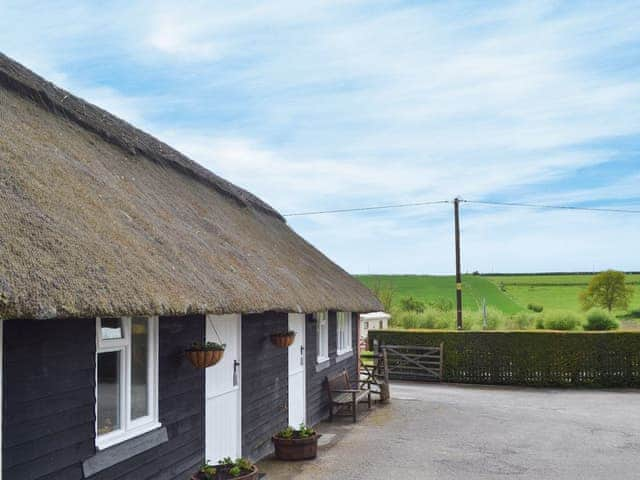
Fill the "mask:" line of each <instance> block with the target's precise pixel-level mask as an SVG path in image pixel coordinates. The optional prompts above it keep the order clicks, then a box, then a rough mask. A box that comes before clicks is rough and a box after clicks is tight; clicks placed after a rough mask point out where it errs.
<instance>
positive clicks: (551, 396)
mask: <svg viewBox="0 0 640 480" xmlns="http://www.w3.org/2000/svg"><path fill="white" fill-rule="evenodd" d="M392 394H393V396H394V399H393V401H392V403H391V404H390V405H387V406H385V407H378V408H376V409H375V410H374V411H373V412H372V413H371V414H370V415H368V416H367V417H366V418H364V419H363V420H362V421H361V422H360V423H358V424H357V425H351V424H349V423H348V422H347V421H345V420H340V422H336V423H335V424H323V425H321V427H320V431H322V432H326V433H328V434H329V435H328V436H327V438H325V440H328V445H327V446H325V447H322V448H321V449H320V454H319V456H318V458H317V459H316V460H314V461H310V462H302V463H293V464H291V463H283V462H278V461H275V460H267V461H265V462H262V463H261V464H260V467H261V470H262V471H264V472H266V473H267V477H266V478H267V480H285V479H305V480H314V479H318V480H319V479H323V480H326V479H331V480H334V479H336V480H338V479H345V480H346V479H366V480H376V479H380V480H395V479H401V478H407V479H408V478H418V479H431V478H433V479H437V480H448V479H464V480H471V479H496V478H518V479H527V480H528V479H531V480H534V479H535V480H540V479H603V478H604V479H607V480H614V479H635V478H640V391H638V390H555V389H531V388H515V387H479V386H459V385H437V384H433V385H431V384H416V383H395V384H394V385H392Z"/></svg>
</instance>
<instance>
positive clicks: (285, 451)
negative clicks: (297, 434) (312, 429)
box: [271, 433, 320, 460]
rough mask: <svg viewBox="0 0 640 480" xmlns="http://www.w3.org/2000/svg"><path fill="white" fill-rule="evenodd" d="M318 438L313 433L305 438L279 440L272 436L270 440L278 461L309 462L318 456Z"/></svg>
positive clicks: (279, 438) (318, 436)
mask: <svg viewBox="0 0 640 480" xmlns="http://www.w3.org/2000/svg"><path fill="white" fill-rule="evenodd" d="M318 438H320V434H318V433H314V434H313V435H311V436H310V437H307V438H281V437H278V436H277V435H274V436H273V437H272V438H271V440H272V441H273V446H274V447H275V449H276V458H278V459H280V460H311V459H312V458H316V456H317V455H318Z"/></svg>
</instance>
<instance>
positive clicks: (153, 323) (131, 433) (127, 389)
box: [95, 317, 162, 450]
mask: <svg viewBox="0 0 640 480" xmlns="http://www.w3.org/2000/svg"><path fill="white" fill-rule="evenodd" d="M142 318H146V319H147V328H148V335H147V339H148V340H147V341H148V345H147V355H148V358H147V382H148V385H147V388H148V390H147V402H148V403H147V411H148V412H149V414H148V415H146V416H144V417H141V418H137V419H135V420H133V419H132V418H131V350H132V348H131V340H132V334H131V333H132V332H131V325H132V323H131V320H132V318H131V317H121V321H122V331H123V338H122V339H103V338H102V335H101V319H100V318H96V374H95V375H96V386H95V396H96V404H95V411H96V421H95V432H96V440H95V445H96V448H97V449H98V450H104V449H105V448H109V447H111V446H113V445H116V444H118V443H121V442H124V441H126V440H130V439H131V438H134V437H137V436H139V435H142V434H144V433H148V432H150V431H151V430H155V429H156V428H160V427H161V426H162V425H161V424H160V422H159V420H158V322H159V320H158V317H142ZM108 352H120V366H119V367H120V378H119V381H120V391H119V393H120V396H119V399H118V401H119V405H118V408H119V413H120V419H119V420H120V422H119V423H120V428H119V429H118V430H115V431H113V432H109V433H105V434H102V435H99V434H98V355H99V354H101V353H108Z"/></svg>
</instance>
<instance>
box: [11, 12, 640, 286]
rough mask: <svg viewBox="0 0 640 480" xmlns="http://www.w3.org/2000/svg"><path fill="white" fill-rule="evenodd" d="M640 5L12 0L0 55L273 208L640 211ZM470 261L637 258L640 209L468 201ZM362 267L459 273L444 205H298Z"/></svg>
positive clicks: (307, 221) (323, 241) (538, 264)
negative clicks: (455, 202) (458, 203)
mask: <svg viewBox="0 0 640 480" xmlns="http://www.w3.org/2000/svg"><path fill="white" fill-rule="evenodd" d="M639 25H640V2H638V1H635V2H627V1H624V0H622V1H615V2H604V1H602V2H573V1H572V2H552V1H535V2H531V1H523V2H480V1H478V2H417V1H376V0H366V1H355V0H354V1H350V0H343V1H331V0H323V1H319V0H307V1H305V2H300V1H293V0H282V1H271V2H253V1H252V2H247V1H237V2H228V1H224V2H223V1H219V2H214V1H208V2H199V1H190V2H165V1H162V0H154V1H148V2H147V1H140V2H131V1H126V2H125V1H122V2H95V3H91V2H75V1H68V2H66V1H48V2H47V3H46V8H43V6H42V2H29V1H19V2H13V1H6V0H0V49H1V50H2V51H3V53H5V54H7V55H9V56H11V57H13V58H14V59H16V60H18V61H19V62H21V63H23V64H24V65H26V66H27V67H29V68H31V69H33V70H34V71H36V72H37V73H39V74H40V75H42V76H44V77H45V78H47V79H48V80H50V81H52V82H54V83H56V84H58V85H59V86H61V87H63V88H65V89H67V90H70V91H71V92H72V93H74V94H76V95H78V96H80V97H83V98H85V99H86V100H88V101H90V102H92V103H95V104H97V105H99V106H101V107H103V108H105V109H107V110H109V111H111V112H112V113H114V114H116V115H118V116H120V117H121V118H124V119H125V120H127V121H129V122H130V123H132V124H134V125H135V126H137V127H139V128H142V129H143V130H146V131H148V132H150V133H152V134H153V135H155V136H157V137H158V138H160V139H161V140H163V141H165V142H167V143H169V144H170V145H172V146H174V147H175V148H177V149H178V150H180V151H182V152H183V153H185V154H187V155H188V156H190V157H191V158H193V159H194V160H196V161H198V162H199V163H201V164H202V165H204V166H206V167H207V168H209V169H210V170H212V171H213V172H215V173H217V174H219V175H221V176H223V177H225V178H227V179H228V180H230V181H232V182H234V183H236V184H238V185H240V186H241V187H243V188H246V189H248V190H249V191H251V192H253V193H255V194H257V195H258V196H259V197H261V198H262V199H263V200H265V201H266V202H268V203H269V204H271V205H272V206H274V207H275V208H276V209H278V210H279V211H280V212H281V213H291V212H301V211H302V212H304V211H310V210H324V209H340V208H352V207H359V206H370V205H381V204H393V203H408V202H420V201H438V200H451V199H453V198H454V197H461V198H463V199H468V200H491V201H505V202H528V203H537V204H539V203H545V204H558V205H572V206H589V207H609V208H624V209H640V188H639V187H638V185H640V26H639ZM461 221H462V248H463V255H462V263H463V270H464V271H468V272H471V271H474V270H479V271H481V272H543V271H593V270H602V269H606V268H616V269H622V270H640V255H639V254H638V246H639V245H640V228H639V226H640V215H630V214H627V215H625V214H605V213H586V212H568V211H549V210H536V209H526V208H518V209H516V208H507V207H489V206H480V205H473V204H463V205H462V217H461ZM288 223H289V224H290V226H291V227H292V228H294V229H295V230H296V231H297V232H298V233H300V234H301V235H302V236H303V237H305V238H306V239H307V240H309V241H310V242H311V243H313V244H314V245H316V246H317V247H318V248H319V249H320V250H321V251H323V252H324V253H325V254H327V255H328V256H329V257H330V258H331V259H333V260H334V261H336V262H338V263H339V264H340V265H341V266H343V267H344V268H345V269H347V270H348V271H349V272H351V273H432V274H446V273H451V272H453V270H454V266H455V263H454V250H453V207H452V205H451V204H438V205H433V206H422V207H414V208H406V209H394V210H380V211H367V212H359V213H349V214H327V215H318V216H308V217H291V218H289V219H288Z"/></svg>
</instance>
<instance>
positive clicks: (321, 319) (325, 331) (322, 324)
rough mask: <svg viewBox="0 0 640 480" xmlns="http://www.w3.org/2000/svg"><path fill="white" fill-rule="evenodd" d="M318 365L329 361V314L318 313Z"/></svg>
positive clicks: (325, 312)
mask: <svg viewBox="0 0 640 480" xmlns="http://www.w3.org/2000/svg"><path fill="white" fill-rule="evenodd" d="M313 316H314V318H315V319H316V363H317V364H320V363H324V362H326V361H327V360H329V312H328V311H326V310H325V311H324V312H316V313H314V314H313Z"/></svg>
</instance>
